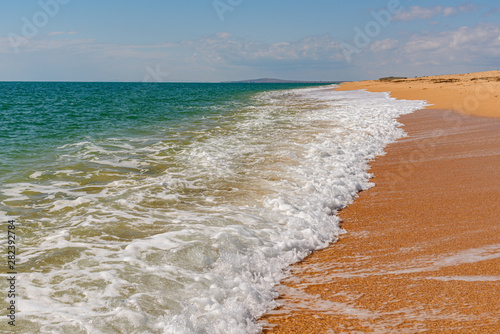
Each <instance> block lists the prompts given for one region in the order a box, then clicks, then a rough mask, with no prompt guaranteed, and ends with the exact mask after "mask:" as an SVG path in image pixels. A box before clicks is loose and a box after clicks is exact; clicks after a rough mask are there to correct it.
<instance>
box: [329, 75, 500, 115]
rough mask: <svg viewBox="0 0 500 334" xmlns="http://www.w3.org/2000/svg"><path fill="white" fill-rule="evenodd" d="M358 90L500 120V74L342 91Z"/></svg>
mask: <svg viewBox="0 0 500 334" xmlns="http://www.w3.org/2000/svg"><path fill="white" fill-rule="evenodd" d="M354 89H366V90H368V91H371V92H391V96H392V97H395V98H398V99H405V100H426V101H429V103H431V104H432V106H430V107H429V108H428V109H452V110H455V111H457V112H460V113H465V114H469V115H478V116H490V117H500V108H499V106H500V97H499V96H500V71H488V72H478V73H467V74H450V75H441V76H429V77H419V78H411V79H404V80H398V79H396V80H383V81H380V80H370V81H357V82H346V83H344V84H342V85H341V86H340V87H339V88H338V90H354Z"/></svg>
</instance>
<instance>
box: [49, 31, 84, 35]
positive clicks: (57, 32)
mask: <svg viewBox="0 0 500 334" xmlns="http://www.w3.org/2000/svg"><path fill="white" fill-rule="evenodd" d="M76 34H78V31H74V30H71V31H52V32H49V33H48V35H49V36H58V35H76Z"/></svg>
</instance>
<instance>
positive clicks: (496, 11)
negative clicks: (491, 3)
mask: <svg viewBox="0 0 500 334" xmlns="http://www.w3.org/2000/svg"><path fill="white" fill-rule="evenodd" d="M495 14H500V7H496V8H492V9H490V10H489V11H488V12H486V13H484V14H483V17H490V16H491V15H495Z"/></svg>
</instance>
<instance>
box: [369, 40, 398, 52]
mask: <svg viewBox="0 0 500 334" xmlns="http://www.w3.org/2000/svg"><path fill="white" fill-rule="evenodd" d="M398 44H399V41H397V40H395V39H390V38H387V39H384V40H381V41H375V42H373V43H372V44H371V45H370V49H371V50H372V51H373V52H382V51H387V50H393V49H395V48H396V47H397V46H398Z"/></svg>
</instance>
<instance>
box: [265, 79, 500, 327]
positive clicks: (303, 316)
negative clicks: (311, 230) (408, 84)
mask: <svg viewBox="0 0 500 334" xmlns="http://www.w3.org/2000/svg"><path fill="white" fill-rule="evenodd" d="M391 84H393V85H396V84H398V83H391ZM353 85H355V83H353ZM372 88H373V87H370V88H369V89H370V90H372ZM450 90H451V88H450ZM400 93H401V94H404V92H403V91H401V92H400ZM398 94H399V93H398ZM399 97H401V95H399ZM418 98H419V99H422V98H424V99H425V97H418ZM448 98H449V99H450V101H452V100H453V98H452V97H451V98H450V97H447V99H448ZM431 102H434V103H436V102H438V101H431ZM497 111H498V110H497ZM490 112H491V113H493V114H495V109H494V108H493V109H492V110H491V111H488V113H490ZM479 113H480V114H483V113H482V112H479ZM400 121H401V122H402V123H404V124H405V126H404V129H405V131H406V132H408V134H409V136H408V137H406V138H403V139H401V140H399V141H398V142H396V143H393V144H391V145H389V147H388V148H387V152H388V153H387V155H386V156H383V157H379V158H377V159H376V160H375V161H373V162H372V163H371V166H372V170H371V172H372V173H374V175H375V177H374V179H373V182H375V184H376V186H375V187H374V188H372V189H370V190H368V191H365V192H362V193H361V194H360V197H359V198H358V199H356V201H355V202H354V204H352V205H351V206H349V207H348V208H346V209H344V210H343V211H342V212H341V213H340V217H341V218H342V220H343V227H344V228H345V229H346V230H347V231H348V234H346V235H344V236H342V237H341V238H340V240H339V241H338V242H337V243H335V244H333V245H332V246H331V247H329V248H327V249H325V250H322V251H318V252H316V253H313V254H312V255H311V256H309V257H308V258H307V259H305V260H304V261H302V262H301V263H299V264H297V265H295V266H293V268H292V269H291V273H292V275H291V277H289V278H288V279H286V280H285V281H284V282H283V284H282V285H281V286H279V287H278V291H279V292H280V294H281V298H280V300H279V301H280V302H281V303H283V306H282V307H281V308H279V309H277V310H273V311H271V312H269V313H268V314H267V315H265V316H264V317H263V318H262V319H261V321H262V323H263V324H264V325H265V328H266V329H265V333H287V334H291V333H416V332H425V333H500V302H499V301H500V168H499V167H500V119H495V118H483V117H474V116H467V115H462V114H457V113H454V112H451V111H446V110H420V111H417V112H415V113H413V114H410V115H405V116H402V117H401V118H400Z"/></svg>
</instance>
